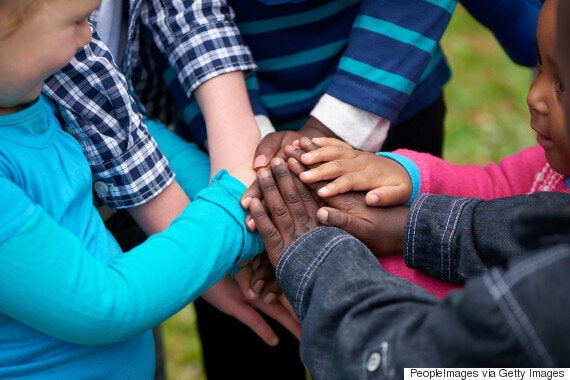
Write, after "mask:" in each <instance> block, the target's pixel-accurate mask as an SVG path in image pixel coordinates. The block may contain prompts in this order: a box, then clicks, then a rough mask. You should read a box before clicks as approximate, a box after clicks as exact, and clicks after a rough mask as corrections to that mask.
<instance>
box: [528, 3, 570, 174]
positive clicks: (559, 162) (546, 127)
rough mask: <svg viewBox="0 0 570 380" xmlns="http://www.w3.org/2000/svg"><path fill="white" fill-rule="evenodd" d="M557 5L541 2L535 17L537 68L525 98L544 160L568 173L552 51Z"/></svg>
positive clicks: (559, 83) (568, 152) (569, 152)
mask: <svg viewBox="0 0 570 380" xmlns="http://www.w3.org/2000/svg"><path fill="white" fill-rule="evenodd" d="M565 1H566V0H565ZM557 6H558V0H547V1H545V3H544V5H543V6H542V10H541V12H540V15H539V18H538V27H537V33H536V39H537V43H538V50H539V51H538V64H537V71H536V76H535V77H534V80H533V82H532V85H531V88H530V90H529V92H528V96H527V99H526V100H527V104H528V107H529V109H530V123H531V127H532V129H534V130H535V131H536V133H537V134H538V136H537V141H538V143H539V144H540V146H542V148H543V149H544V151H545V153H546V159H547V160H548V163H549V164H550V166H551V167H552V168H553V169H554V170H556V171H557V172H558V173H560V174H563V175H565V176H570V150H569V144H568V141H567V139H566V122H565V118H564V106H563V102H562V96H563V94H564V93H565V91H567V89H566V88H565V84H564V83H563V82H562V79H561V77H560V73H559V70H558V62H557V61H556V60H555V54H554V48H555V42H556V8H557Z"/></svg>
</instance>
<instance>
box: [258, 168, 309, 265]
mask: <svg viewBox="0 0 570 380" xmlns="http://www.w3.org/2000/svg"><path fill="white" fill-rule="evenodd" d="M257 178H258V183H259V186H260V189H261V191H262V194H263V203H262V202H261V201H260V200H259V199H258V198H252V199H251V202H250V208H249V210H250V213H251V216H252V217H253V220H254V222H255V226H256V227H257V230H258V231H259V233H260V234H261V237H262V238H263V241H264V243H265V249H266V250H267V253H268V255H269V260H270V261H271V264H273V266H276V265H277V263H278V262H279V259H280V258H281V255H282V254H283V253H284V252H285V250H286V249H287V248H288V247H289V246H290V245H291V244H292V243H293V242H294V241H295V240H297V239H298V238H299V237H301V236H302V235H304V234H305V233H307V232H309V231H310V230H312V229H314V228H316V227H317V226H318V222H317V218H316V211H317V208H318V205H317V202H316V201H315V200H314V199H313V196H312V195H311V193H310V191H309V189H308V188H307V187H306V186H305V185H304V184H303V183H302V182H301V181H299V180H295V179H294V176H291V173H290V172H289V169H288V168H287V164H286V163H285V161H283V160H282V159H280V158H275V159H273V160H271V164H270V168H262V169H260V170H258V172H257Z"/></svg>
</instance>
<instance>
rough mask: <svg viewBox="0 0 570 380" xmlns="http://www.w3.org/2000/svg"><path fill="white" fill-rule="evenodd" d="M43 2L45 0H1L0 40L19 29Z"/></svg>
mask: <svg viewBox="0 0 570 380" xmlns="http://www.w3.org/2000/svg"><path fill="white" fill-rule="evenodd" d="M43 4H44V1H43V0H0V40H1V39H4V38H7V37H8V36H9V35H10V34H12V33H14V32H15V31H16V30H18V28H20V27H21V26H22V24H23V23H24V21H25V20H27V19H30V18H31V17H33V16H34V15H35V14H36V13H37V12H38V11H39V10H40V9H41V7H42V5H43Z"/></svg>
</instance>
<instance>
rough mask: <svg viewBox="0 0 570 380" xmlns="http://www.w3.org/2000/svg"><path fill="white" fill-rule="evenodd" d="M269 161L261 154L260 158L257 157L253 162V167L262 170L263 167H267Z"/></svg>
mask: <svg viewBox="0 0 570 380" xmlns="http://www.w3.org/2000/svg"><path fill="white" fill-rule="evenodd" d="M266 161H267V157H265V155H264V154H260V155H259V156H257V157H255V160H254V161H253V167H254V168H261V167H263V166H266V165H267V164H266V163H265V162H266Z"/></svg>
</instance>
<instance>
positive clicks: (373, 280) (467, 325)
mask: <svg viewBox="0 0 570 380" xmlns="http://www.w3.org/2000/svg"><path fill="white" fill-rule="evenodd" d="M568 248H570V246H568V245H566V246H557V247H552V248H550V249H549V250H547V251H544V252H541V253H540V254H536V255H530V256H528V257H525V258H524V259H523V260H522V261H521V262H518V263H515V264H514V265H513V266H512V267H510V268H508V269H507V270H503V269H501V268H494V269H492V270H490V271H489V272H488V273H487V274H485V275H483V276H481V277H478V278H477V279H473V280H471V281H469V282H468V283H467V285H466V286H465V287H464V288H463V289H462V290H458V291H454V292H452V293H451V294H450V295H449V296H448V297H447V298H446V299H444V300H439V299H437V298H436V297H434V296H432V295H431V294H429V293H427V292H426V291H424V290H423V289H421V288H419V287H417V286H415V285H413V284H411V283H409V282H407V281H405V280H403V279H400V278H397V277H395V276H393V275H391V274H389V273H387V272H385V271H384V270H383V269H382V268H381V267H380V265H379V264H378V261H377V259H376V258H375V257H374V256H373V255H372V254H371V253H370V251H369V250H368V249H367V248H366V247H365V246H364V245H363V244H362V243H361V242H360V241H358V240H357V239H355V238H354V237H352V236H350V235H349V234H347V233H346V232H344V231H341V230H338V229H335V228H332V227H320V228H318V229H315V230H313V231H311V232H310V233H308V234H306V235H305V236H303V237H302V238H301V239H299V240H298V241H297V242H296V243H295V244H293V245H292V246H291V247H290V248H289V249H288V250H287V252H286V253H285V254H284V255H283V257H282V258H281V260H280V262H279V265H278V267H277V276H278V279H279V281H280V283H281V285H282V287H283V290H284V292H285V294H286V295H287V297H288V298H289V300H290V301H291V303H292V305H293V307H294V309H295V311H296V312H297V314H298V316H299V318H300V320H301V322H302V324H303V330H302V337H301V358H302V360H303V362H304V363H305V364H306V365H307V367H308V369H309V371H310V373H311V375H312V376H313V378H314V379H315V380H318V379H368V378H375V379H378V378H380V379H384V378H403V371H404V368H410V367H416V368H417V367H430V368H434V367H435V368H441V367H448V368H449V367H463V368H475V367H488V368H499V367H501V368H504V367H521V368H528V367H536V366H546V367H568V364H569V361H570V346H568V345H567V344H566V343H565V342H568V339H569V338H570V332H569V331H570V330H569V328H568V324H567V322H566V319H567V315H568V311H570V298H569V297H567V296H566V294H565V290H564V289H567V288H568V286H569V285H570V284H569V283H568V282H569V280H568V276H567V273H568V270H570V250H569V249H568ZM545 299H548V300H549V302H545V301H544V300H545ZM556 331H558V333H556ZM557 334H558V335H557Z"/></svg>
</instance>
